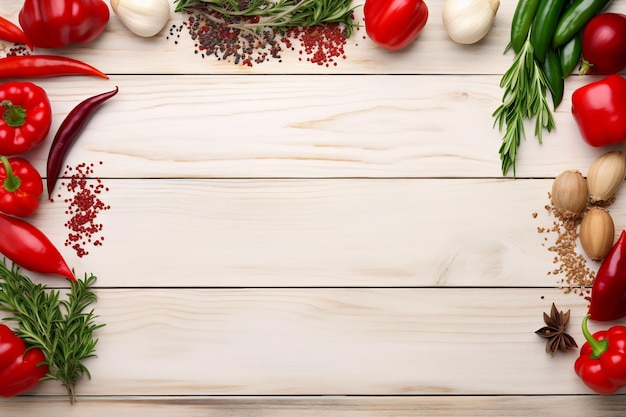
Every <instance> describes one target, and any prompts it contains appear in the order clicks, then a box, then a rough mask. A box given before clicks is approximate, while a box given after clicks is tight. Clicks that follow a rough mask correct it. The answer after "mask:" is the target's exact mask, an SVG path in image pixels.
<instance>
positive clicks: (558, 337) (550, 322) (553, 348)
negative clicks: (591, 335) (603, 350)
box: [535, 303, 578, 356]
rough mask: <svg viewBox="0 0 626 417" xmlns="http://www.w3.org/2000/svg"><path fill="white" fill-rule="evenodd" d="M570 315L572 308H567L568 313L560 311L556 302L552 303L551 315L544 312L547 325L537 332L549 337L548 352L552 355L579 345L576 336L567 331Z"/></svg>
mask: <svg viewBox="0 0 626 417" xmlns="http://www.w3.org/2000/svg"><path fill="white" fill-rule="evenodd" d="M569 317H570V310H567V313H564V312H563V311H558V310H557V308H556V306H555V305H554V303H552V308H551V309H550V315H547V314H546V313H543V321H544V322H545V324H546V325H545V326H544V327H542V328H540V329H539V330H537V331H535V334H537V335H539V336H541V337H543V338H546V339H548V340H547V341H546V352H547V353H549V354H551V355H552V356H554V354H555V353H556V352H557V351H559V350H560V351H561V352H566V351H568V350H570V349H575V348H577V347H578V345H577V344H576V341H575V340H574V338H573V337H572V336H570V335H569V334H567V333H565V328H566V327H567V324H568V323H569Z"/></svg>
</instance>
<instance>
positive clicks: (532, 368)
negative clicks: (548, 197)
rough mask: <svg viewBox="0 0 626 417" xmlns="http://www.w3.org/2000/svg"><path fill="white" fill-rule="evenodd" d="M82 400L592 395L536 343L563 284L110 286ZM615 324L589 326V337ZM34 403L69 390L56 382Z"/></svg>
mask: <svg viewBox="0 0 626 417" xmlns="http://www.w3.org/2000/svg"><path fill="white" fill-rule="evenodd" d="M97 294H98V296H99V300H98V303H97V305H96V312H97V314H98V315H99V321H100V322H102V323H106V326H105V327H104V328H102V329H101V330H99V331H98V334H97V337H98V338H99V345H98V348H97V355H98V357H97V359H93V360H90V361H89V362H88V367H89V369H90V371H91V373H92V380H91V381H88V380H85V381H83V382H81V384H80V385H79V386H78V387H77V393H78V394H79V395H105V396H111V395H113V396H127V395H131V396H134V395H151V396H153V395H159V396H160V395H173V396H178V395H192V396H197V395H200V396H202V395H298V396H300V395H361V396H370V395H427V396H428V395H553V394H559V395H560V394H567V395H569V394H588V393H591V391H590V390H589V389H587V388H586V386H585V385H584V384H583V383H582V382H581V381H580V379H579V378H578V376H576V374H575V373H574V370H573V362H574V360H575V358H576V357H577V352H576V351H570V352H568V353H566V354H557V355H555V356H554V357H552V356H550V355H549V354H547V353H546V352H545V339H542V338H540V337H539V336H537V335H535V334H534V331H535V330H537V329H538V328H540V327H541V326H543V320H542V314H543V312H544V311H549V309H550V305H551V303H552V302H555V303H556V304H557V306H558V308H559V309H561V310H563V309H564V310H567V309H571V315H572V317H571V325H570V326H569V327H568V332H570V334H571V335H572V336H573V337H574V338H575V339H576V340H577V341H578V342H579V344H580V345H582V342H583V340H584V339H583V337H582V335H581V331H580V330H579V329H580V323H581V320H582V317H583V316H584V314H585V313H586V303H585V302H584V300H582V298H580V297H577V296H575V295H572V294H570V295H565V294H563V293H562V292H560V291H558V290H556V289H493V288H482V289H480V288H467V289H308V290H303V289H297V288H295V289H266V290H261V289H251V290H245V289H241V290H218V289H214V290H210V289H207V290H204V289H187V290H185V289H162V290H146V289H100V290H98V291H97ZM604 326H605V324H597V323H592V324H591V326H590V327H591V329H592V331H595V330H598V329H600V328H604ZM31 393H32V394H37V395H41V394H46V395H47V394H58V395H60V394H62V393H63V388H62V387H61V386H60V384H58V383H55V382H46V383H42V384H40V385H39V386H38V387H37V388H35V389H34V390H33V391H32V392H31Z"/></svg>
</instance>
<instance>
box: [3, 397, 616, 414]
mask: <svg viewBox="0 0 626 417" xmlns="http://www.w3.org/2000/svg"><path fill="white" fill-rule="evenodd" d="M0 405H1V406H2V409H3V410H5V412H6V413H8V414H9V415H11V416H12V417H27V416H28V417H30V416H32V415H33V413H36V414H37V415H44V414H45V415H47V416H51V417H57V416H58V417H62V416H66V415H67V413H78V412H82V413H84V414H89V416H91V417H108V416H110V415H111V414H112V413H115V414H118V415H131V414H132V415H133V416H136V417H148V416H149V417H179V416H181V415H184V416H186V417H233V416H244V415H260V414H263V415H271V416H273V417H287V416H302V417H309V416H311V417H317V416H332V417H398V416H403V417H428V416H432V417H443V416H452V415H454V416H468V417H469V416H476V417H489V416H494V417H502V416H511V417H527V416H530V415H532V416H545V417H562V416H563V415H568V416H571V417H588V416H589V415H602V416H606V417H610V416H621V415H622V414H623V410H624V406H625V405H626V397H625V396H624V395H614V396H611V397H588V396H550V395H541V396H469V397H466V396H460V397H459V396H449V395H444V396H418V397H414V396H401V397H317V396H315V397H156V398H155V397H104V398H102V397H85V398H81V399H80V400H79V402H78V403H77V404H75V405H74V406H73V407H72V406H70V405H69V404H67V402H66V401H64V400H63V399H59V398H54V397H53V398H51V397H35V398H32V397H31V398H18V399H11V400H2V399H0Z"/></svg>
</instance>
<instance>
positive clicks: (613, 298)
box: [589, 231, 626, 321]
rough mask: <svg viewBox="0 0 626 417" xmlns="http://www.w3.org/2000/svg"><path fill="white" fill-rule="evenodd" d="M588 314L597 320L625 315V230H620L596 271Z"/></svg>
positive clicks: (612, 318)
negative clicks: (618, 235) (617, 237)
mask: <svg viewBox="0 0 626 417" xmlns="http://www.w3.org/2000/svg"><path fill="white" fill-rule="evenodd" d="M589 314H590V315H591V318H592V319H593V320H598V321H607V320H617V319H619V318H622V317H625V316H626V231H622V233H621V234H620V237H619V239H617V242H615V244H614V245H613V248H612V249H611V252H609V254H608V255H607V256H606V258H604V260H603V261H602V264H601V265H600V268H599V269H598V272H597V273H596V278H595V280H594V282H593V286H592V287H591V302H590V305H589Z"/></svg>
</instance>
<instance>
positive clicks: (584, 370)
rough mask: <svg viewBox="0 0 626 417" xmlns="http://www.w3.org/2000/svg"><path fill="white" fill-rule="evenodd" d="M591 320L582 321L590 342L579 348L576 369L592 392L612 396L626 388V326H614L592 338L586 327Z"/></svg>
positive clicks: (575, 363)
mask: <svg viewBox="0 0 626 417" xmlns="http://www.w3.org/2000/svg"><path fill="white" fill-rule="evenodd" d="M589 318H590V315H587V316H585V318H584V319H583V323H582V329H583V335H584V336H585V339H586V340H587V342H585V344H584V345H583V346H582V347H581V348H580V356H579V357H578V359H576V362H574V370H575V371H576V374H577V375H578V376H579V377H580V378H581V379H582V380H583V382H584V383H585V385H587V386H588V387H589V388H591V389H592V390H593V391H595V392H597V393H598V394H604V395H609V394H613V393H614V392H616V391H617V390H618V389H620V388H621V387H623V386H625V385H626V327H624V326H613V327H611V328H609V329H608V330H601V331H599V332H596V333H594V334H593V335H592V334H591V332H590V331H589V328H588V327H587V322H588V320H589Z"/></svg>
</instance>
